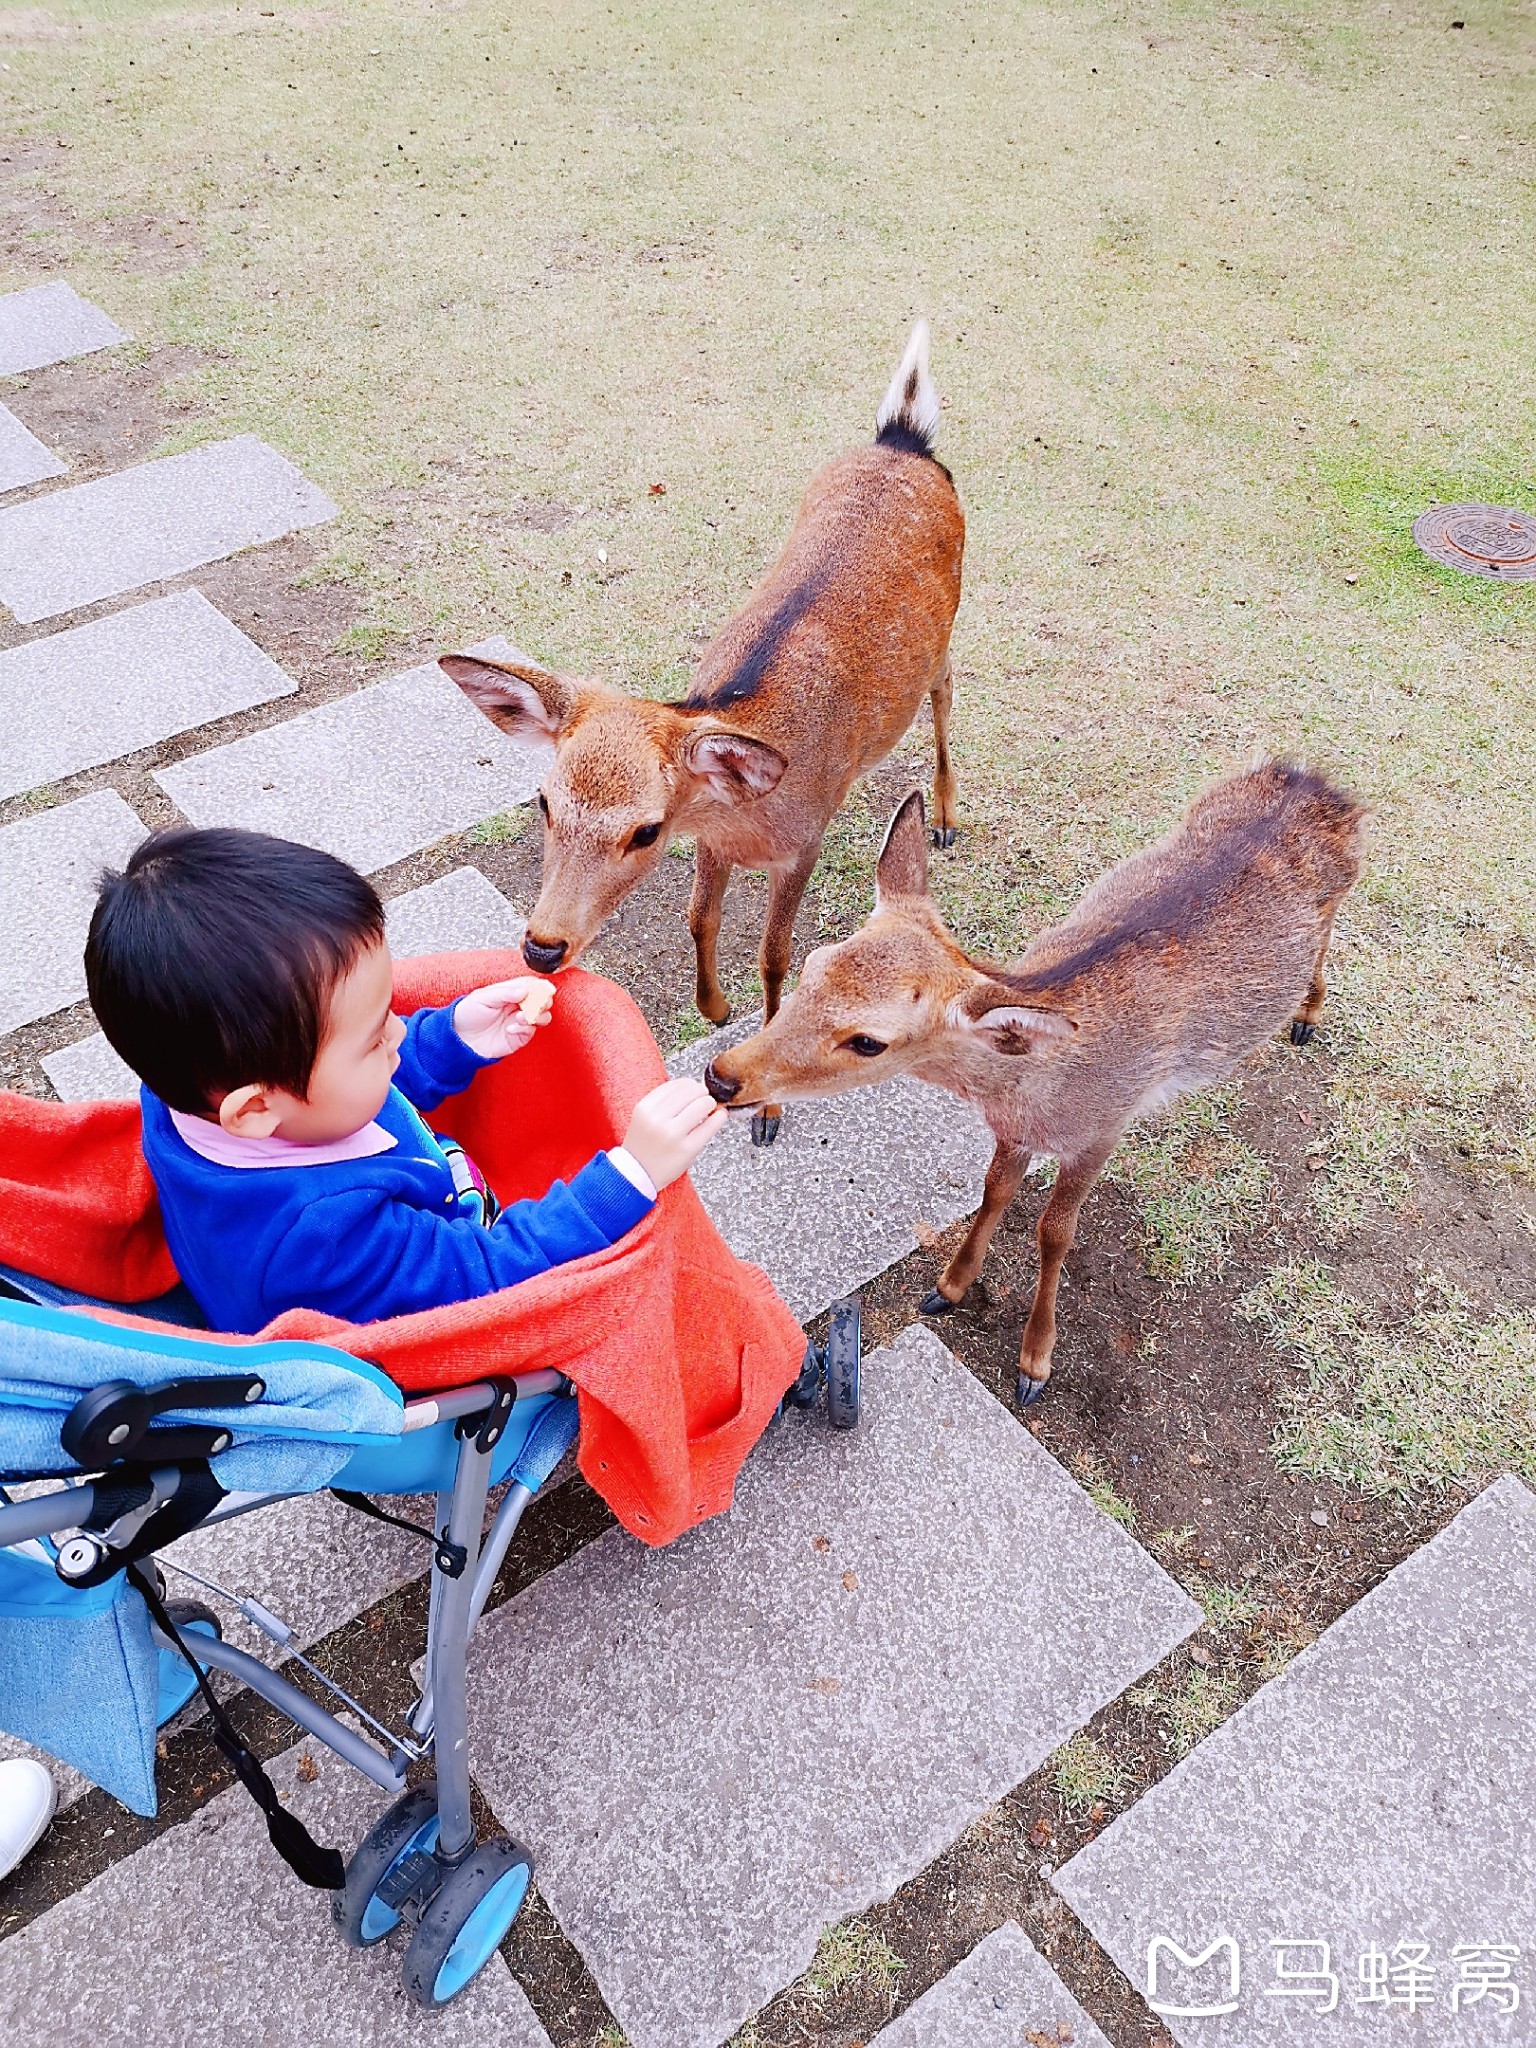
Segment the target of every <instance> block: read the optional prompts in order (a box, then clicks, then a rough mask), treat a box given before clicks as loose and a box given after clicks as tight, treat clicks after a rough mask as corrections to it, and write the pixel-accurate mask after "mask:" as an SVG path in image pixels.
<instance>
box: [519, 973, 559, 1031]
mask: <svg viewBox="0 0 1536 2048" xmlns="http://www.w3.org/2000/svg"><path fill="white" fill-rule="evenodd" d="M554 1007H555V992H554V990H553V988H552V987H551V986H550V984H549V983H548V982H547V981H536V982H535V983H534V985H533V987H532V988H531V989H529V991H528V993H527V995H525V996H524V997H523V999H522V1001H521V1002H520V1003H519V1004H518V1006H517V1009H518V1014H519V1016H521V1017H524V1018H526V1019H527V1021H528V1022H529V1023H530V1024H542V1023H543V1022H544V1019H545V1018H546V1017H547V1016H548V1015H549V1013H550V1011H551V1010H552V1009H553V1008H554Z"/></svg>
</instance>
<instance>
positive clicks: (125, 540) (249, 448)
mask: <svg viewBox="0 0 1536 2048" xmlns="http://www.w3.org/2000/svg"><path fill="white" fill-rule="evenodd" d="M335 517H336V507H335V506H334V505H333V504H332V503H331V501H330V499H329V498H328V497H326V495H325V493H324V492H323V491H321V490H318V489H317V488H316V487H315V485H314V484H312V483H310V482H309V480H308V479H307V478H306V477H304V476H303V475H302V474H301V473H300V472H299V471H298V470H297V469H295V468H294V466H293V464H292V463H291V462H289V461H288V460H286V458H285V457H283V456H281V455H279V454H278V452H277V450H276V449H275V448H269V447H268V446H267V444H266V443H265V442H264V441H259V440H257V438H256V436H255V435H254V434H240V435H237V436H236V437H235V438H234V439H233V440H230V441H211V442H209V443H208V444H207V446H206V447H202V448H193V449H191V450H189V451H188V452H187V453H186V454H185V455H167V456H163V457H162V458H161V459H160V460H159V461H158V462H145V463H141V464H139V465H138V467H137V468H134V469H123V470H119V471H118V472H117V473H116V474H115V475H114V476H103V477H97V478H96V479H95V480H94V481H93V482H91V483H85V484H75V485H73V486H72V487H71V488H70V489H68V490H64V491H50V492H48V493H47V494H46V495H45V496H44V497H41V498H31V499H29V500H28V501H27V502H26V503H25V504H23V505H12V506H10V507H8V508H7V509H5V510H0V600H3V602H4V603H6V604H8V605H9V606H10V608H11V610H12V612H14V614H15V615H16V617H17V618H18V619H20V620H22V622H23V623H24V624H30V623H32V622H33V621H34V620H36V619H48V618H53V617H55V616H56V615H57V614H58V613H60V612H68V611H74V610H75V609H76V608H77V607H78V606H80V605H86V604H94V603H96V602H97V600H98V599H100V598H104V597H117V596H119V595H121V593H122V592H124V591H127V590H137V589H138V588H139V587H140V586H141V585H143V584H145V583H156V582H159V581H160V580H161V578H162V577H166V576H180V575H182V574H184V573H185V572H186V571H187V570H188V569H197V568H201V567H202V565H203V564H204V563H205V562H218V561H222V560H223V559H224V557H225V556H226V555H235V554H239V552H240V551H241V549H242V548H253V547H258V546H260V545H261V544H262V542H264V541H270V540H280V539H281V538H282V536H283V535H284V534H287V533H294V532H296V531H297V530H298V529H299V528H301V527H305V526H318V525H320V524H321V523H322V522H323V521H325V520H327V519H334V518H335Z"/></svg>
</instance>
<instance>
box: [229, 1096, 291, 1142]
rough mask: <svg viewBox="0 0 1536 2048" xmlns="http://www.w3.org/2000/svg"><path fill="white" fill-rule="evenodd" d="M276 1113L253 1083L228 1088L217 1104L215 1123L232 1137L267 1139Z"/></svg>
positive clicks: (276, 1116)
mask: <svg viewBox="0 0 1536 2048" xmlns="http://www.w3.org/2000/svg"><path fill="white" fill-rule="evenodd" d="M278 1117H279V1112H278V1110H277V1109H276V1108H274V1107H273V1105H272V1104H271V1103H270V1102H269V1101H268V1100H267V1095H266V1091H265V1090H264V1089H262V1088H259V1087H257V1086H256V1085H255V1084H254V1083H250V1084H248V1085H247V1086H246V1087H244V1088H232V1089H231V1090H230V1091H229V1093H228V1094H227V1095H226V1096H225V1098H224V1100H223V1101H222V1102H221V1103H220V1104H219V1122H220V1123H221V1124H222V1125H223V1127H224V1129H225V1130H226V1131H228V1133H229V1135H230V1136H231V1137H232V1138H270V1137H271V1135H272V1133H273V1132H274V1131H275V1130H276V1129H277V1125H278Z"/></svg>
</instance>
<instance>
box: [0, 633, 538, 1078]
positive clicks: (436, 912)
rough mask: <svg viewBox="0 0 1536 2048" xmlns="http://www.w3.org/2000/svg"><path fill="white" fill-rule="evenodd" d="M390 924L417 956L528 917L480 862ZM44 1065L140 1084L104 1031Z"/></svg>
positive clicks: (402, 946) (499, 938) (400, 949)
mask: <svg viewBox="0 0 1536 2048" xmlns="http://www.w3.org/2000/svg"><path fill="white" fill-rule="evenodd" d="M82 630H84V629H82ZM3 659H4V657H3V656H0V660H3ZM384 928H385V931H386V932H387V934H388V937H389V945H390V950H391V952H392V953H393V954H394V956H395V958H396V959H397V960H411V959H414V958H416V957H417V956H418V955H419V954H422V953H464V952H478V951H479V950H480V949H482V948H484V947H491V946H507V947H512V946H518V945H521V944H522V938H523V930H524V921H523V919H522V918H520V917H519V916H518V914H517V912H516V911H515V910H514V909H513V908H512V906H511V904H510V903H509V902H508V901H507V899H506V897H505V896H503V895H502V893H501V891H500V890H499V889H497V888H496V887H495V885H494V884H493V883H491V882H488V881H487V880H486V878H485V876H484V875H482V874H481V872H480V870H479V869H478V868H454V869H453V870H452V872H451V873H449V874H446V875H443V876H441V877H440V878H439V879H438V880H437V881H435V882H427V883H425V884H424V885H423V887H421V888H420V889H408V890H407V891H406V893H405V894H404V895H403V896H396V897H394V898H393V899H392V900H391V901H390V902H388V903H386V904H385V906H384ZM42 1065H43V1072H44V1073H45V1074H46V1075H47V1076H48V1078H49V1080H50V1081H51V1082H52V1083H53V1085H54V1087H55V1089H56V1090H57V1091H58V1094H59V1096H60V1099H61V1100H62V1101H64V1102H122V1101H127V1100H129V1099H131V1098H132V1097H134V1096H136V1095H137V1094H138V1092H139V1077H138V1075H137V1074H135V1073H134V1071H133V1069H132V1067H130V1066H129V1065H128V1064H127V1063H126V1061H123V1060H120V1059H119V1058H118V1056H117V1054H116V1053H115V1052H114V1051H113V1050H112V1048H111V1046H110V1045H108V1043H107V1041H106V1039H105V1038H104V1037H103V1036H102V1034H101V1033H100V1032H99V1031H96V1032H93V1033H92V1034H91V1036H90V1037H89V1038H81V1039H77V1040H76V1042H75V1043H74V1044H73V1045H66V1046H63V1047H61V1048H60V1050H59V1051H58V1052H50V1053H47V1054H45V1055H44V1058H43V1063H42Z"/></svg>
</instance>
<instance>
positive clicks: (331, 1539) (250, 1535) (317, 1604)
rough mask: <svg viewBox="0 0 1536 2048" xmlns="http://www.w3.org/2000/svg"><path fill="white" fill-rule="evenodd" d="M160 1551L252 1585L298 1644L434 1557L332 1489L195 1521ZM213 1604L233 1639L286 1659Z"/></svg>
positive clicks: (222, 1578) (179, 1593)
mask: <svg viewBox="0 0 1536 2048" xmlns="http://www.w3.org/2000/svg"><path fill="white" fill-rule="evenodd" d="M390 1506H391V1507H392V1508H393V1509H394V1512H396V1513H397V1514H406V1513H408V1512H409V1510H408V1509H405V1508H402V1507H400V1506H399V1505H398V1504H397V1503H394V1502H391V1503H390ZM429 1519H430V1515H429ZM164 1554H165V1556H166V1557H168V1558H169V1559H170V1560H171V1561H172V1563H173V1564H183V1565H189V1566H190V1567H191V1568H192V1569H193V1570H194V1571H196V1572H200V1573H201V1574H202V1576H203V1577H204V1578H208V1579H212V1580H214V1581H215V1582H216V1583H217V1584H219V1585H221V1586H227V1587H228V1588H229V1589H230V1591H231V1592H233V1593H254V1594H255V1595H256V1598H257V1599H258V1600H261V1601H263V1602H264V1603H265V1604H266V1606H268V1607H270V1608H271V1610H272V1611H273V1613H274V1614H278V1615H281V1617H282V1619H283V1620H284V1621H286V1622H287V1623H288V1624H289V1626H290V1627H291V1628H292V1629H293V1631H294V1636H293V1648H294V1649H296V1650H307V1649H308V1648H309V1647H310V1645H311V1644H312V1643H318V1642H319V1641H320V1639H321V1637H322V1636H328V1635H329V1634H330V1632H331V1630H332V1629H333V1628H340V1627H341V1625H342V1623H343V1622H347V1621H351V1620H352V1619H353V1617H354V1616H355V1615H359V1614H361V1613H362V1612H363V1611H364V1610H365V1609H366V1608H369V1607H371V1606H372V1605H373V1604H374V1602H375V1601H376V1600H383V1599H385V1598H387V1597H388V1595H389V1594H391V1593H393V1592H394V1591H395V1590H396V1588H397V1587H400V1586H403V1585H405V1584H406V1583H407V1582H408V1581H409V1580H411V1579H416V1578H420V1577H421V1576H422V1575H423V1573H425V1572H426V1571H427V1570H428V1569H429V1567H430V1565H431V1562H432V1552H431V1549H430V1547H429V1546H428V1545H427V1544H425V1543H423V1542H422V1540H421V1539H420V1537H417V1536H408V1535H407V1534H406V1533H405V1531H404V1530H403V1529H389V1528H385V1527H383V1526H382V1525H381V1524H380V1523H378V1522H371V1521H369V1520H368V1518H367V1516H366V1515H360V1514H358V1513H357V1512H356V1511H355V1510H354V1509H352V1508H346V1507H343V1506H342V1504H341V1502H340V1501H339V1500H333V1499H332V1498H331V1496H330V1495H329V1494H328V1493H309V1494H304V1495H302V1496H301V1497H300V1498H298V1499H296V1500H287V1501H279V1502H274V1504H273V1505H272V1506H271V1507H266V1508H258V1509H257V1510H256V1511H255V1512H254V1513H252V1514H249V1515H237V1516H236V1517H235V1519H234V1520H233V1521H231V1522H217V1523H215V1524H214V1525H213V1527H212V1528H209V1529H194V1530H193V1532H192V1533H191V1535H190V1536H183V1537H182V1538H181V1539H180V1541H179V1542H177V1543H173V1544H172V1545H171V1546H170V1548H169V1549H168V1550H167V1551H166V1552H165V1553H164ZM168 1576H169V1580H170V1586H171V1592H172V1595H173V1596H174V1597H175V1598H177V1599H180V1600H202V1599H206V1598H207V1597H208V1596H207V1595H206V1594H204V1593H200V1592H199V1591H198V1589H197V1587H196V1585H195V1584H194V1583H193V1582H192V1581H190V1580H188V1579H185V1578H178V1577H177V1576H176V1575H175V1574H174V1573H172V1574H169V1575H168ZM209 1604H210V1605H211V1606H213V1607H214V1608H215V1609H216V1611H217V1612H218V1615H219V1619H220V1620H221V1621H222V1622H223V1623H224V1632H225V1634H226V1635H227V1636H228V1638H229V1640H230V1641H231V1642H232V1643H235V1644H237V1645H238V1646H239V1647H240V1648H241V1649H242V1650H249V1651H250V1652H251V1654H252V1655H253V1656H257V1657H260V1658H261V1660H262V1662H263V1663H266V1664H277V1663H280V1662H281V1661H282V1652H281V1651H279V1650H278V1649H277V1647H276V1646H275V1645H274V1644H273V1643H272V1641H271V1640H270V1638H269V1637H267V1636H264V1635H262V1634H261V1632H260V1631H259V1630H258V1629H255V1628H253V1627H252V1626H251V1625H250V1624H249V1623H248V1622H247V1621H246V1620H245V1618H244V1616H243V1615H239V1614H232V1613H231V1612H230V1610H229V1609H228V1608H227V1607H225V1606H224V1605H222V1603H221V1602H219V1601H217V1600H213V1601H210V1603H209ZM365 1704H366V1702H365Z"/></svg>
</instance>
